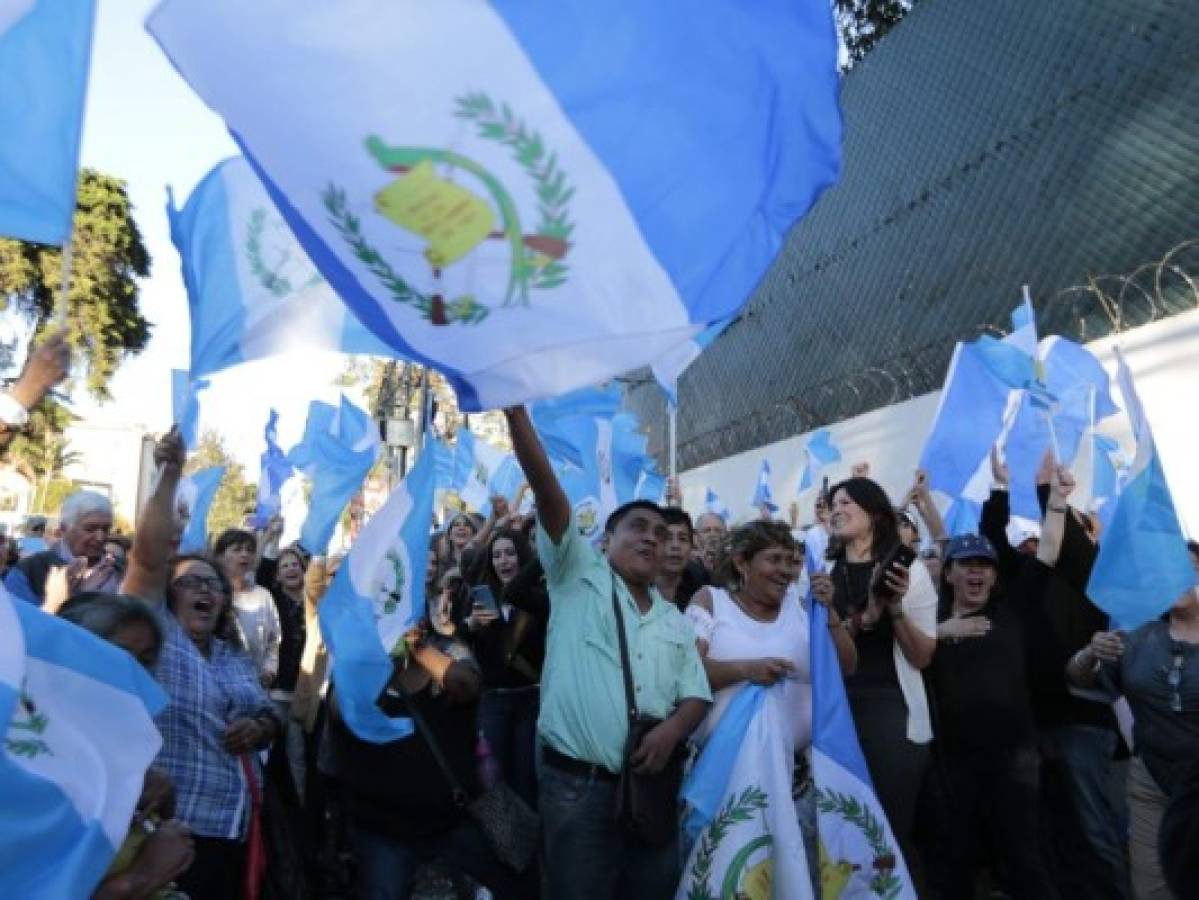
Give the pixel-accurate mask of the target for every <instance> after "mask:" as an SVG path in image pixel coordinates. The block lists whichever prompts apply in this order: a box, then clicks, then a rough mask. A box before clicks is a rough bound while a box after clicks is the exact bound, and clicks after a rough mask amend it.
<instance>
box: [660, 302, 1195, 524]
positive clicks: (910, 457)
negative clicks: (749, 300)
mask: <svg viewBox="0 0 1199 900" xmlns="http://www.w3.org/2000/svg"><path fill="white" fill-rule="evenodd" d="M1117 345H1119V346H1120V348H1121V350H1122V351H1123V353H1124V356H1125V359H1126V360H1127V361H1128V364H1129V367H1130V368H1131V369H1132V373H1133V378H1134V380H1135V382H1136V387H1137V391H1138V393H1139V394H1140V397H1141V401H1142V403H1143V404H1144V405H1145V409H1146V412H1147V414H1148V416H1149V421H1150V423H1151V425H1152V427H1153V433H1154V437H1155V439H1156V443H1157V447H1158V452H1159V454H1160V455H1161V458H1162V463H1163V465H1164V467H1165V470H1166V477H1167V478H1168V479H1169V481H1170V487H1171V490H1172V492H1173V494H1174V501H1175V504H1176V506H1177V507H1178V510H1179V514H1180V516H1181V517H1182V519H1183V527H1184V528H1187V531H1188V534H1191V535H1195V534H1197V533H1199V465H1197V464H1196V463H1197V459H1196V453H1195V448H1196V446H1197V445H1199V310H1197V311H1194V312H1189V313H1183V314H1181V315H1177V316H1172V317H1170V318H1168V319H1163V320H1162V321H1159V322H1154V323H1152V324H1149V325H1145V326H1143V327H1141V328H1136V329H1133V330H1131V331H1126V332H1124V333H1123V334H1120V335H1115V336H1112V337H1109V338H1104V339H1103V340H1100V341H1096V342H1095V343H1093V344H1090V345H1089V346H1090V349H1091V350H1092V351H1093V352H1094V353H1095V354H1096V356H1097V357H1098V358H1099V359H1100V361H1101V362H1103V364H1104V366H1106V367H1107V369H1108V371H1109V373H1111V374H1112V375H1113V377H1114V375H1115V371H1116V363H1115V355H1114V353H1113V348H1114V347H1115V346H1117ZM939 396H940V392H934V393H931V394H924V395H923V396H920V397H916V398H914V399H912V400H907V401H905V402H903V403H898V404H895V405H894V406H888V407H884V408H882V409H876V410H873V411H871V412H868V413H865V414H864V415H860V416H857V417H855V418H852V419H848V420H846V421H844V422H840V423H838V424H836V425H833V426H831V427H830V430H831V431H832V435H833V442H834V444H836V445H837V446H838V447H840V448H841V451H842V462H840V463H835V464H833V465H831V466H829V467H828V468H827V469H825V470H823V473H824V474H827V475H828V476H829V478H830V479H831V480H833V481H836V480H838V479H840V478H843V477H846V476H848V475H849V470H850V467H851V466H852V465H853V464H854V463H857V462H869V463H870V469H871V477H873V478H874V479H875V480H877V481H878V482H879V483H880V484H882V486H883V487H884V488H886V490H887V492H888V493H889V494H890V495H891V499H892V500H894V501H896V502H898V501H899V500H900V499H901V498H902V496H903V493H904V492H905V491H906V490H907V489H908V488H909V487H910V486H911V483H912V477H913V473H914V472H915V468H916V463H917V460H918V459H919V457H920V451H921V450H922V449H923V447H924V441H925V438H926V437H927V436H928V432H929V430H930V428H931V427H932V421H933V416H934V414H935V413H936V410H937V400H938V398H939ZM1112 396H1113V398H1114V399H1115V400H1116V403H1117V404H1119V405H1120V406H1123V401H1122V398H1121V397H1120V395H1119V391H1118V390H1117V389H1116V388H1115V387H1113V390H1112ZM1102 430H1103V431H1104V432H1105V433H1108V434H1110V435H1112V436H1113V437H1115V438H1117V439H1118V440H1119V441H1120V443H1121V446H1122V448H1123V449H1124V450H1125V451H1126V452H1128V453H1129V454H1130V455H1131V452H1132V436H1131V433H1130V431H1129V426H1128V420H1127V417H1126V416H1124V414H1123V413H1119V414H1118V415H1116V416H1113V417H1112V418H1110V419H1108V420H1107V421H1106V422H1105V423H1104V424H1103V426H1102ZM807 438H808V435H807V434H801V435H796V436H794V437H791V438H787V439H786V440H782V441H777V442H775V443H773V444H767V445H766V446H763V447H758V448H756V449H754V450H750V451H747V452H745V453H739V454H736V455H735V456H729V457H726V458H724V459H721V460H717V461H716V462H712V463H708V464H707V465H703V466H698V467H696V468H694V469H690V470H688V471H686V472H683V473H681V479H680V480H681V482H682V488H683V498H684V505H685V506H686V508H687V509H688V510H690V511H691V512H692V514H693V515H694V514H697V513H698V512H701V511H702V510H703V506H704V494H705V492H706V490H707V489H708V488H712V489H713V490H714V491H716V493H717V494H718V495H719V496H720V499H721V500H723V501H724V502H725V504H727V505H728V507H729V509H730V510H732V513H733V518H734V520H742V519H746V518H749V517H751V516H754V515H756V511H755V510H753V509H752V508H751V507H750V500H751V498H752V497H753V493H754V485H755V483H756V481H757V476H758V469H759V466H760V465H761V461H762V459H763V458H765V459H768V460H769V461H770V466H771V470H772V472H773V478H772V483H771V489H772V490H773V492H774V499H775V502H776V503H777V504H778V505H779V506H780V507H781V508H782V510H783V512H784V514H785V512H786V510H787V508H788V506H789V504H790V503H791V502H792V501H798V502H799V504H800V515H799V521H800V524H808V523H810V522H811V521H812V501H813V500H814V498H815V492H814V491H813V490H809V491H807V492H805V494H803V495H798V494H797V490H796V489H797V487H798V485H799V476H800V473H801V470H802V467H803V453H802V450H803V447H804V444H805V443H806V442H807ZM1188 526H1189V527H1188Z"/></svg>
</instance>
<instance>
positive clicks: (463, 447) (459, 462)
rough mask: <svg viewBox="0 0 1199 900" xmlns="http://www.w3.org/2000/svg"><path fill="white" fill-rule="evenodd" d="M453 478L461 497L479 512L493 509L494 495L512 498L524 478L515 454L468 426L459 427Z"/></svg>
mask: <svg viewBox="0 0 1199 900" xmlns="http://www.w3.org/2000/svg"><path fill="white" fill-rule="evenodd" d="M452 452H453V459H454V481H453V483H452V485H451V486H452V487H453V489H454V490H455V491H457V492H458V497H459V499H461V500H462V502H463V503H465V504H466V505H467V506H468V507H469V508H470V509H473V510H475V511H476V512H478V513H479V514H480V515H484V516H486V515H488V514H489V513H490V511H491V498H492V497H495V496H497V495H498V496H502V497H506V498H507V499H508V500H512V499H513V498H514V497H515V495H516V491H517V489H518V488H519V487H520V486H521V484H522V483H523V482H524V473H523V472H522V471H521V469H520V465H519V463H517V462H516V457H515V456H513V455H512V454H511V453H505V452H504V451H503V450H500V449H499V448H498V447H495V446H493V445H492V444H489V443H488V442H487V441H485V440H482V439H480V438H478V437H476V436H475V434H474V432H472V431H471V430H470V429H469V428H460V429H458V434H457V436H456V438H455V441H454V449H453V451H452Z"/></svg>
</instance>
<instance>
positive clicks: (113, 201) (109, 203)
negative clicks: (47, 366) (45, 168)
mask: <svg viewBox="0 0 1199 900" xmlns="http://www.w3.org/2000/svg"><path fill="white" fill-rule="evenodd" d="M72 248H73V251H72V253H73V256H72V264H71V273H72V274H71V284H70V289H69V291H68V295H67V310H66V312H67V316H66V321H67V326H68V329H69V331H68V336H69V340H70V343H71V347H72V348H73V350H74V351H75V354H76V359H82V360H83V362H84V372H85V381H86V384H87V388H88V390H89V391H90V392H91V393H92V394H93V395H94V396H95V397H97V398H99V399H107V398H108V396H109V394H108V382H109V380H110V379H111V378H112V376H113V373H115V372H116V369H117V366H119V365H120V363H121V360H122V359H123V358H124V357H125V355H126V354H128V353H137V352H139V351H141V350H142V349H144V348H145V346H146V342H147V341H148V340H149V338H150V324H149V322H147V321H146V319H145V318H144V317H143V316H142V314H141V310H140V308H139V305H138V299H139V298H138V284H137V280H136V279H138V278H144V277H145V276H146V275H148V274H149V272H150V255H149V253H148V252H147V251H146V247H145V245H144V244H143V243H142V236H141V232H140V231H139V230H138V227H137V223H136V222H135V221H134V219H133V208H132V206H131V204H130V203H129V196H128V194H126V192H125V183H124V182H123V181H121V180H119V179H117V178H114V177H112V176H111V175H105V174H102V173H100V172H96V171H94V170H92V169H84V170H83V171H82V172H81V173H80V175H79V187H78V197H77V202H76V208H75V221H74V236H73V240H72ZM61 281H62V252H61V250H60V249H59V248H58V247H47V246H44V245H41V244H30V243H27V242H25V241H16V240H12V239H8V238H0V310H9V309H14V310H15V311H16V312H17V313H18V314H19V315H21V316H22V317H23V318H25V319H26V320H27V321H29V322H30V323H32V324H33V325H34V326H35V328H36V330H37V332H38V333H41V332H43V331H45V330H46V329H47V328H48V327H49V326H51V325H52V323H53V321H54V318H55V304H56V303H57V302H59V298H58V293H59V287H60V284H61Z"/></svg>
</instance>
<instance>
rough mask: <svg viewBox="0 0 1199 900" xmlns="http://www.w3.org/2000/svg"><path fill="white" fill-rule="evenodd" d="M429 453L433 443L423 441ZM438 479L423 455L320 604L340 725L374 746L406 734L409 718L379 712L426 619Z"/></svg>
mask: <svg viewBox="0 0 1199 900" xmlns="http://www.w3.org/2000/svg"><path fill="white" fill-rule="evenodd" d="M425 445H426V447H431V446H432V442H431V440H429V439H427V440H426V444H425ZM436 480H437V461H436V454H434V453H424V452H422V453H421V454H420V456H418V457H417V460H416V465H415V466H413V467H412V471H411V472H409V473H408V477H407V478H405V479H404V480H403V481H402V482H401V483H400V485H399V486H398V487H397V488H396V489H395V490H394V491H392V494H391V496H390V497H388V499H387V502H386V503H385V504H384V505H383V507H382V509H380V510H379V511H378V512H377V513H375V515H374V516H372V517H371V519H370V521H369V522H367V523H366V525H365V526H364V527H363V529H362V532H361V533H360V534H359V535H358V539H357V540H356V541H355V542H354V546H353V547H352V548H351V549H350V553H349V555H348V556H347V557H346V559H345V561H344V562H343V563H342V565H341V568H340V569H338V572H337V575H336V577H335V578H334V579H333V584H332V585H330V587H329V591H328V593H327V594H326V595H325V598H324V600H323V601H321V606H320V611H319V615H320V622H321V633H322V634H323V635H324V637H325V642H326V643H327V644H328V645H329V651H330V653H331V654H332V656H333V682H334V684H335V685H336V687H337V698H338V702H339V704H340V706H341V712H342V716H343V718H344V719H345V722H346V725H348V726H349V728H350V730H351V731H353V732H354V734H356V735H357V736H358V737H359V738H361V739H362V740H365V741H372V742H374V743H378V744H381V743H386V742H387V741H393V740H398V739H399V738H402V737H406V736H407V735H409V734H411V733H412V723H411V722H410V721H409V720H408V719H391V718H388V717H387V716H386V715H384V714H383V711H382V710H381V709H379V706H378V703H377V701H378V699H379V694H380V693H381V692H382V691H383V688H384V687H386V685H387V682H388V680H389V679H390V678H391V676H392V672H393V669H394V667H393V663H392V659H393V657H400V656H403V654H405V653H406V652H408V649H407V647H406V645H405V644H404V642H403V637H404V633H405V632H406V631H407V630H408V628H409V627H410V626H411V625H413V624H414V623H415V622H417V621H418V620H419V619H420V618H421V617H423V616H424V614H425V561H426V558H427V556H428V553H429V525H430V523H431V521H432V518H433V491H434V488H435V483H436Z"/></svg>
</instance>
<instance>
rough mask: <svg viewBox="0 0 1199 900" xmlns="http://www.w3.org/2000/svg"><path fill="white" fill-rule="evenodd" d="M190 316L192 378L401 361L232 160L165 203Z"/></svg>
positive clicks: (246, 169)
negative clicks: (331, 361) (272, 365)
mask: <svg viewBox="0 0 1199 900" xmlns="http://www.w3.org/2000/svg"><path fill="white" fill-rule="evenodd" d="M167 217H168V219H169V220H170V226H171V240H172V241H173V242H174V244H175V249H177V250H178V251H179V257H180V259H181V261H182V267H183V283H184V285H185V286H186V288H187V301H188V305H189V306H190V308H191V371H192V373H193V375H194V376H195V377H199V376H201V375H207V374H210V373H212V372H219V371H221V370H222V369H227V368H229V367H230V366H235V365H237V364H239V363H243V362H248V361H250V360H253V359H262V358H264V357H268V356H273V355H275V354H277V353H285V352H287V351H290V350H298V349H305V348H307V349H313V350H331V351H341V352H343V353H363V354H373V355H378V356H382V355H387V356H395V355H396V353H395V351H393V350H392V349H390V348H388V347H387V346H386V345H385V344H384V343H383V342H382V341H380V340H379V339H378V338H377V337H375V336H374V335H373V334H371V332H369V331H368V330H367V329H366V328H365V326H363V324H362V323H361V322H359V321H358V319H357V318H356V317H355V316H354V314H353V313H351V312H350V310H349V309H347V308H346V305H345V304H344V303H342V302H341V300H340V299H338V297H337V295H336V294H335V293H334V292H333V290H332V289H331V288H330V287H329V285H328V283H327V282H326V281H325V279H324V278H322V277H321V275H320V273H319V272H318V271H317V270H316V267H315V266H313V264H312V263H311V262H310V261H309V259H308V255H307V254H306V253H305V252H304V250H303V248H302V247H301V246H300V244H299V243H298V242H297V241H296V239H295V237H294V236H293V235H292V233H291V229H290V228H288V226H287V224H286V223H285V222H284V221H283V218H282V216H280V215H279V213H278V212H277V211H276V209H275V205H274V204H273V203H272V202H271V199H270V198H269V197H268V196H267V193H266V190H265V189H264V188H263V187H262V183H261V182H260V181H259V180H258V177H257V176H256V175H255V174H254V172H253V170H252V169H251V168H250V165H249V164H248V163H247V162H246V161H245V160H244V159H242V158H241V157H233V158H231V159H227V160H225V161H224V162H222V163H220V164H219V165H217V166H216V167H215V168H214V169H213V170H212V171H211V172H209V173H208V175H206V176H205V177H204V179H203V180H202V181H201V182H200V183H199V184H198V185H196V188H195V190H193V191H192V193H191V196H190V197H188V198H187V203H185V204H184V206H183V209H182V210H177V209H176V208H175V202H174V197H173V195H172V196H171V197H170V199H169V201H168V203H167Z"/></svg>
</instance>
